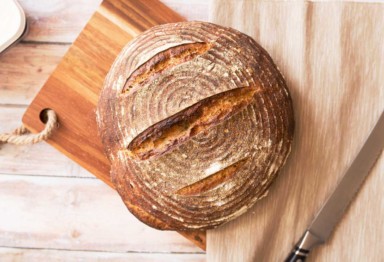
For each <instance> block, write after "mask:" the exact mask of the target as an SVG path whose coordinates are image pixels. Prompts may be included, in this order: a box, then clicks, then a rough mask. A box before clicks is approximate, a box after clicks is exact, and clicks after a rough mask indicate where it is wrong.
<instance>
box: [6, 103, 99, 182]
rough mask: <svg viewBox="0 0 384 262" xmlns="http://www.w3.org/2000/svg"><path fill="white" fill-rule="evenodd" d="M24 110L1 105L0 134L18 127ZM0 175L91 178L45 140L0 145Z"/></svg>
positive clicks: (22, 107)
mask: <svg viewBox="0 0 384 262" xmlns="http://www.w3.org/2000/svg"><path fill="white" fill-rule="evenodd" d="M25 109H26V107H25V106H21V107H10V106H1V105H0V112H1V113H0V123H2V124H1V125H0V133H5V132H10V131H11V130H13V129H15V128H16V127H18V126H20V124H21V121H20V119H21V117H22V115H23V114H24V112H25ZM0 174H13V175H36V176H67V177H88V178H94V176H93V175H92V174H91V173H89V172H88V171H87V170H85V169H84V168H82V167H81V166H80V165H78V164H76V163H75V162H73V161H72V160H70V159H69V158H67V157H66V156H64V155H63V154H60V152H59V151H57V150H55V149H54V148H53V147H51V146H50V145H49V144H47V143H39V144H35V145H25V146H15V145H10V144H3V145H0Z"/></svg>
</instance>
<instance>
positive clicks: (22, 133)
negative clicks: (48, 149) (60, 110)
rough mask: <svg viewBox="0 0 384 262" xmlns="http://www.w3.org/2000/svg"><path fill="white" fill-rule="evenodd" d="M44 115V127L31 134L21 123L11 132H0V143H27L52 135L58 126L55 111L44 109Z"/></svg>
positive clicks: (39, 140) (37, 141)
mask: <svg viewBox="0 0 384 262" xmlns="http://www.w3.org/2000/svg"><path fill="white" fill-rule="evenodd" d="M44 117H46V121H44V122H45V127H44V129H43V130H42V131H41V132H39V133H37V134H31V132H30V131H29V130H28V129H27V128H26V127H25V126H24V125H21V126H20V127H19V128H17V129H15V130H14V131H13V132H12V133H3V134H0V144H1V143H9V144H15V145H28V144H36V143H39V142H41V141H44V140H47V139H48V138H49V137H50V136H51V135H52V133H53V131H54V130H55V129H56V128H57V127H58V121H57V116H56V113H55V111H53V110H52V109H48V110H46V111H45V116H44Z"/></svg>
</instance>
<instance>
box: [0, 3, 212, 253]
mask: <svg viewBox="0 0 384 262" xmlns="http://www.w3.org/2000/svg"><path fill="white" fill-rule="evenodd" d="M100 2H101V0H38V1H37V0H20V3H21V5H22V6H23V8H24V10H25V12H26V15H27V17H28V21H29V25H30V32H29V34H28V36H27V37H26V38H25V39H24V40H23V41H22V42H21V43H19V44H18V45H16V46H15V47H13V48H11V49H10V50H9V51H8V52H6V53H4V54H2V55H0V132H6V131H10V130H12V129H13V128H16V127H18V126H19V125H20V123H21V122H20V121H21V116H22V115H23V113H24V111H25V109H26V107H27V106H28V104H29V103H30V102H31V101H32V99H33V97H34V96H35V95H36V93H37V92H38V91H39V89H40V88H41V86H42V85H43V83H44V82H45V81H46V79H47V78H48V76H49V75H50V73H51V72H52V71H53V69H54V68H55V66H56V65H57V64H58V63H59V61H60V59H61V57H62V56H63V55H64V53H65V52H66V50H67V49H68V47H69V46H70V44H71V42H73V41H74V39H75V38H76V36H77V35H78V34H79V32H80V31H81V29H82V27H83V26H84V25H85V23H86V22H87V21H88V19H89V18H90V16H91V15H92V13H93V12H94V11H95V10H96V8H97V6H98V4H99V3H100ZM163 2H164V3H165V4H167V5H168V6H170V7H171V8H172V9H174V10H176V11H177V12H179V13H180V14H182V15H183V16H185V17H186V18H187V19H189V20H207V17H208V4H207V1H205V0H194V1H187V0H183V1H180V0H164V1H163ZM204 260H205V254H204V253H203V252H202V251H201V250H200V249H199V248H197V247H195V246H194V245H193V244H192V243H190V242H189V241H188V240H186V239H184V238H183V237H182V236H181V235H179V234H178V233H175V232H162V231H158V230H155V229H152V228H150V227H148V226H146V225H144V224H142V223H141V222H139V221H138V220H137V219H136V218H135V217H133V216H132V215H131V214H130V213H129V212H128V211H127V210H126V207H125V206H124V204H123V202H122V201H121V200H120V197H119V196H118V195H117V193H116V192H115V191H113V190H112V189H110V188H109V187H108V186H106V185H105V184H103V183H102V182H101V181H99V180H97V179H96V178H94V177H93V175H92V174H90V173H88V172H87V171H86V170H84V169H83V168H81V167H80V166H79V165H77V164H75V163H74V162H72V161H71V160H70V159H68V158H66V157H65V156H63V155H62V154H60V153H59V152H58V151H56V150H55V149H53V148H52V147H51V146H49V145H48V144H46V143H41V144H37V145H34V146H13V145H2V146H1V149H0V261H204Z"/></svg>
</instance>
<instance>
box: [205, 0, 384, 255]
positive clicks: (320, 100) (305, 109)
mask: <svg viewBox="0 0 384 262" xmlns="http://www.w3.org/2000/svg"><path fill="white" fill-rule="evenodd" d="M212 11H213V13H212V17H213V18H214V19H213V20H214V21H215V22H217V23H219V24H223V25H227V26H232V27H235V28H237V29H239V30H241V31H243V32H246V33H248V34H249V35H251V36H253V37H254V38H255V39H256V40H257V41H258V42H259V43H260V44H261V45H262V46H264V47H265V48H266V50H268V52H269V53H270V54H271V56H272V57H273V58H274V60H275V62H276V63H277V65H278V66H279V67H280V69H281V71H282V73H283V75H285V77H286V80H287V84H288V87H289V88H290V90H291V94H292V97H293V101H294V109H295V117H296V134H295V140H294V146H293V149H292V154H291V156H290V159H289V160H288V162H287V165H286V166H285V168H284V170H283V171H282V172H281V174H280V177H279V178H278V179H277V181H276V182H275V184H274V185H273V186H272V188H271V190H270V192H269V196H268V197H266V198H264V199H263V200H261V201H260V202H258V203H256V205H255V206H254V207H253V208H252V209H251V211H250V212H248V213H247V214H245V215H243V216H242V217H240V218H239V219H237V220H235V221H233V222H231V223H228V224H226V225H224V226H223V227H221V228H219V229H217V230H212V231H210V232H208V244H207V245H208V254H207V258H208V260H209V261H224V262H225V261H282V260H283V259H284V258H285V256H286V255H287V254H288V253H289V251H290V249H291V248H292V246H293V245H294V243H295V242H296V241H297V240H298V239H299V237H300V236H301V234H302V233H303V232H304V230H305V228H306V227H307V226H308V225H309V223H310V221H311V220H312V219H313V217H314V216H315V215H316V212H317V211H318V210H319V208H320V207H321V205H322V204H323V203H324V201H325V200H326V199H327V197H328V196H329V194H330V193H331V192H332V190H333V189H334V187H335V186H336V184H337V182H338V181H339V179H340V178H341V175H343V172H344V171H345V170H346V168H347V167H348V166H349V164H350V163H351V161H352V160H353V158H354V156H355V155H356V154H357V152H358V150H359V149H360V147H361V146H362V145H363V143H364V141H365V139H366V138H367V137H368V134H369V132H370V130H371V128H373V126H374V124H375V122H376V121H377V119H378V117H379V115H380V114H381V112H382V111H383V109H384V88H383V84H382V83H383V82H384V74H383V73H382V72H383V69H384V60H383V59H382V58H383V57H384V45H383V41H382V40H383V39H384V31H383V30H382V28H383V27H384V5H383V4H372V3H370V4H367V3H365V4H362V3H346V2H306V1H295V2H282V1H276V2H274V1H273V2H269V1H246V0H244V1H225V2H224V1H218V0H215V1H214V4H213V9H212ZM325 17H326V19H324V18H325ZM383 158H384V156H383V154H382V156H381V158H380V162H378V163H377V164H376V167H375V168H374V169H373V170H372V172H371V174H370V176H369V177H368V179H367V180H366V182H365V185H364V186H363V188H362V191H361V192H360V193H359V194H358V196H357V199H356V200H355V202H354V203H353V204H352V206H351V208H350V210H349V211H348V212H347V214H346V216H345V217H344V219H343V221H342V222H341V224H340V225H339V227H338V228H337V230H336V231H335V234H334V235H333V237H332V239H331V240H330V241H329V242H327V244H326V245H324V246H323V247H319V248H318V249H317V250H316V251H315V252H314V253H313V254H312V255H311V256H310V258H309V261H381V260H382V258H383V255H382V251H381V247H382V246H383V243H384V224H383V222H382V217H384V208H383V203H384V202H383V199H384V191H383V190H382V185H383V182H384V159H383Z"/></svg>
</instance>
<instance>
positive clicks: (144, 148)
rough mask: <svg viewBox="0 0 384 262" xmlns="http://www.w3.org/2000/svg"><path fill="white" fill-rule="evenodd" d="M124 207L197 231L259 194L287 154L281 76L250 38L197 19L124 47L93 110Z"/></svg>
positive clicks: (289, 133) (288, 110)
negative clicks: (95, 110) (95, 111)
mask: <svg viewBox="0 0 384 262" xmlns="http://www.w3.org/2000/svg"><path fill="white" fill-rule="evenodd" d="M97 123H98V127H99V134H100V136H101V138H102V142H103V145H104V148H105V152H106V154H107V155H108V158H109V159H110V161H111V163H112V169H111V177H112V181H113V183H114V184H115V186H116V189H117V191H118V192H119V194H120V196H121V197H122V199H123V201H124V203H125V204H126V206H127V207H128V209H129V210H130V211H131V212H132V213H133V214H134V215H135V216H136V217H137V218H138V219H140V220H141V221H143V222H144V223H146V224H148V225H149V226H152V227H154V228H158V229H163V230H179V231H183V230H206V229H210V228H214V227H217V226H219V225H221V224H223V223H225V222H228V221H230V220H231V219H234V218H236V217H238V216H239V215H241V214H242V213H244V212H246V211H247V210H248V209H249V208H250V207H251V206H252V205H253V204H254V203H255V202H256V201H257V200H258V199H261V198H262V197H264V196H265V194H266V192H267V190H268V188H269V186H270V185H271V183H272V182H273V180H274V179H275V177H276V176H277V174H278V172H279V170H280V168H281V166H282V165H283V164H284V163H285V161H286V159H287V156H288V154H289V152H290V149H291V142H292V139H293V129H294V119H293V109H292V101H291V98H290V95H289V92H288V89H287V87H286V84H285V81H284V79H283V76H282V75H281V73H280V72H279V70H278V69H277V67H276V65H275V64H274V63H273V61H272V59H271V57H270V56H269V55H268V53H267V52H266V51H265V50H264V49H263V48H262V47H261V46H260V45H258V44H257V43H256V42H255V41H254V40H253V39H252V38H250V37H249V36H247V35H245V34H242V33H241V32H238V31H236V30H234V29H231V28H226V27H222V26H218V25H215V24H211V23H204V22H182V23H175V24H166V25H160V26H155V27H153V28H151V29H150V30H148V31H146V32H144V33H142V34H140V35H139V36H138V37H137V38H135V39H134V40H133V41H131V42H130V43H128V44H127V46H126V47H125V48H124V49H123V50H122V52H121V53H120V55H119V56H118V57H117V58H116V61H115V62H114V64H113V66H112V68H111V70H110V72H109V73H108V75H107V77H106V80H105V83H104V88H103V90H102V93H101V95H100V98H99V103H98V108H97Z"/></svg>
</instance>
